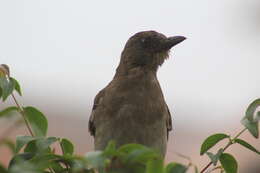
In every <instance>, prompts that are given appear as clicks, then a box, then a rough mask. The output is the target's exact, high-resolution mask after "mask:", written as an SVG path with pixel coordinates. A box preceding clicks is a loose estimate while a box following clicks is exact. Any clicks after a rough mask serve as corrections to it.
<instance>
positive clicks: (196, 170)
mask: <svg viewBox="0 0 260 173" xmlns="http://www.w3.org/2000/svg"><path fill="white" fill-rule="evenodd" d="M193 167H194V172H195V173H199V169H198V167H197V166H196V165H194V166H193Z"/></svg>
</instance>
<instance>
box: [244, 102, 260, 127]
mask: <svg viewBox="0 0 260 173" xmlns="http://www.w3.org/2000/svg"><path fill="white" fill-rule="evenodd" d="M258 106H260V98H259V99H256V100H254V101H253V102H252V103H251V104H250V105H249V106H248V108H247V110H246V116H245V117H247V119H248V120H249V121H251V122H253V121H254V113H255V111H256V109H257V107H258Z"/></svg>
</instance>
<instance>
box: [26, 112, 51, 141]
mask: <svg viewBox="0 0 260 173" xmlns="http://www.w3.org/2000/svg"><path fill="white" fill-rule="evenodd" d="M24 112H25V114H26V118H27V119H28V121H29V123H30V125H31V127H32V130H33V133H34V135H35V136H37V137H41V136H46V133H47V128H48V121H47V119H46V117H45V116H44V115H43V113H41V112H40V111H38V110H37V109H36V108H34V107H25V108H24Z"/></svg>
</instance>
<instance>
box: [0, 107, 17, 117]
mask: <svg viewBox="0 0 260 173" xmlns="http://www.w3.org/2000/svg"><path fill="white" fill-rule="evenodd" d="M18 111H19V110H18V108H17V107H16V106H10V107H8V108H5V109H4V110H2V111H0V118H1V117H9V116H12V115H13V113H14V112H18Z"/></svg>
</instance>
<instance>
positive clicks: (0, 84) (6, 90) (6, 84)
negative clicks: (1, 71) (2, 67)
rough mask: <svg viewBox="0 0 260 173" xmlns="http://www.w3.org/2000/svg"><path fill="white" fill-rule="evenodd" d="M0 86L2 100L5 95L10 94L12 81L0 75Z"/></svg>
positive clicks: (4, 98)
mask: <svg viewBox="0 0 260 173" xmlns="http://www.w3.org/2000/svg"><path fill="white" fill-rule="evenodd" d="M0 88H2V98H3V101H5V100H6V99H7V97H8V96H9V95H10V94H12V92H13V90H14V83H13V81H12V80H8V79H7V78H6V77H1V76H0Z"/></svg>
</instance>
